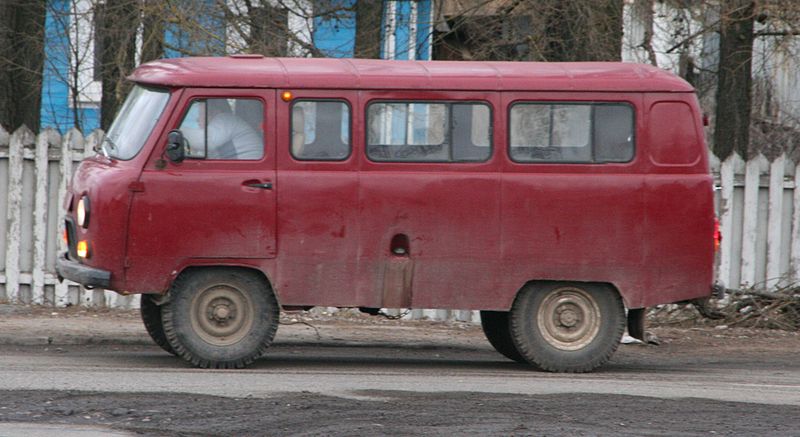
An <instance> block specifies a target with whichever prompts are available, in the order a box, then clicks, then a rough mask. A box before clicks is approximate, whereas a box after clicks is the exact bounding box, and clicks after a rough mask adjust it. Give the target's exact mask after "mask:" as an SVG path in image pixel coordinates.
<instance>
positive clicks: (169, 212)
mask: <svg viewBox="0 0 800 437" xmlns="http://www.w3.org/2000/svg"><path fill="white" fill-rule="evenodd" d="M273 105H274V91H271V90H256V91H252V90H248V91H247V92H242V90H227V91H226V90H219V89H214V90H206V89H203V90H188V91H186V92H184V94H183V96H182V101H181V104H179V106H178V107H179V108H182V109H181V110H180V111H176V114H175V115H174V116H173V117H174V119H173V120H171V122H170V123H169V126H171V128H172V129H180V130H181V132H182V133H183V136H184V138H185V140H186V147H185V151H186V159H185V160H184V161H183V162H180V163H177V162H170V161H168V160H166V158H165V156H164V155H163V149H164V146H165V144H166V137H167V135H166V133H165V134H164V135H163V137H164V138H163V142H162V143H161V144H159V145H158V146H157V147H156V151H155V152H154V153H153V156H151V159H150V160H149V161H148V164H147V165H146V167H145V168H144V170H143V171H142V175H141V177H140V180H139V183H138V184H135V186H133V187H132V190H133V191H134V195H133V199H134V200H133V203H132V208H131V220H130V232H129V238H128V250H127V253H128V256H127V260H126V266H127V269H126V274H127V275H128V276H129V277H131V278H142V280H143V282H145V283H142V284H139V289H151V290H154V291H157V290H158V291H161V290H163V289H164V288H165V287H166V286H167V284H168V283H169V280H170V279H171V277H173V276H174V275H175V274H177V273H178V272H180V270H181V269H182V268H184V267H185V266H187V265H197V264H225V265H254V266H260V265H263V264H264V263H263V260H264V259H267V258H272V257H274V256H275V253H276V245H275V219H276V208H275V198H276V194H275V189H276V187H275V185H274V184H275V154H274V152H273V150H274V146H273V145H274V129H272V128H271V126H272V124H271V123H270V122H268V120H269V121H273V120H274V114H273V111H272V106H273Z"/></svg>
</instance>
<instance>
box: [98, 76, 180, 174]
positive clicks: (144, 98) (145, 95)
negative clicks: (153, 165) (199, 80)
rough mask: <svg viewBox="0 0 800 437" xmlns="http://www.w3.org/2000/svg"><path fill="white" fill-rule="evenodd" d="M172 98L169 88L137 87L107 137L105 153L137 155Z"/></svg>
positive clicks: (111, 155) (130, 156) (122, 157)
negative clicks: (170, 97)
mask: <svg viewBox="0 0 800 437" xmlns="http://www.w3.org/2000/svg"><path fill="white" fill-rule="evenodd" d="M168 100H169V92H168V91H167V90H159V89H154V88H144V87H141V86H138V85H137V86H135V87H133V89H132V90H131V93H130V94H128V98H127V99H125V103H124V104H123V105H122V109H120V111H119V114H117V118H116V119H115V120H114V123H112V124H111V128H110V129H109V130H108V134H107V135H106V137H105V139H104V140H103V144H102V149H103V153H104V154H106V155H108V156H110V157H112V158H116V159H122V160H128V159H131V158H133V157H134V156H136V155H137V154H138V153H139V151H140V150H142V146H143V145H144V142H145V141H146V140H147V137H148V136H150V132H152V130H153V126H155V125H156V122H157V121H158V118H159V117H160V116H161V112H162V111H163V110H164V107H165V106H167V101H168Z"/></svg>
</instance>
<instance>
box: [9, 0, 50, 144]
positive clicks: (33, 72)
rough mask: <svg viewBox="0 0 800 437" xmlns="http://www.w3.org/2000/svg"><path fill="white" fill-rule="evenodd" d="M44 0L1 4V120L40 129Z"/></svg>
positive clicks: (11, 124)
mask: <svg viewBox="0 0 800 437" xmlns="http://www.w3.org/2000/svg"><path fill="white" fill-rule="evenodd" d="M45 12H46V9H45V0H6V1H4V2H2V4H0V124H3V125H5V126H6V127H7V128H9V129H15V128H17V127H18V126H20V125H22V124H25V125H27V126H28V127H29V128H31V129H33V130H34V131H36V130H38V129H39V122H40V112H41V91H42V69H43V66H44V63H43V59H44V25H45Z"/></svg>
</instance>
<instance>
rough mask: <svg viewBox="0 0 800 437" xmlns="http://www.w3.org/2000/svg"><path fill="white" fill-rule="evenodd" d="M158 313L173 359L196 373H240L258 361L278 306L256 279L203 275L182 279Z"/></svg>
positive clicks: (225, 272) (233, 272)
mask: <svg viewBox="0 0 800 437" xmlns="http://www.w3.org/2000/svg"><path fill="white" fill-rule="evenodd" d="M170 293H171V296H170V300H169V302H168V303H166V304H165V305H164V306H163V308H162V319H163V322H164V333H165V335H166V337H167V340H168V341H169V344H170V346H172V348H173V349H174V350H175V352H176V354H177V355H178V356H179V357H181V358H183V359H184V360H186V361H188V362H190V363H192V364H193V365H195V366H197V367H203V368H218V369H226V368H242V367H245V366H247V365H249V364H251V363H252V362H253V361H255V360H256V359H257V358H258V357H260V356H261V355H262V354H263V353H264V352H265V351H266V350H267V348H268V347H269V345H270V344H271V343H272V339H273V338H274V336H275V331H276V330H277V328H278V318H279V309H278V302H277V300H276V299H275V295H274V294H273V293H272V290H271V289H270V288H269V286H268V285H267V284H266V282H265V281H264V280H263V278H262V277H260V276H259V275H258V274H256V273H254V272H251V271H247V270H242V269H203V270H194V271H190V272H186V273H184V274H181V276H180V277H178V279H176V280H175V283H174V284H173V286H172V289H171V291H170Z"/></svg>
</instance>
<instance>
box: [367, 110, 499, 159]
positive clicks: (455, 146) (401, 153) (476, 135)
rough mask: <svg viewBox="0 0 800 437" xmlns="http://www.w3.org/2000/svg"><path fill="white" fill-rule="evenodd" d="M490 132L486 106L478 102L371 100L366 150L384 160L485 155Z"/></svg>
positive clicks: (489, 112)
mask: <svg viewBox="0 0 800 437" xmlns="http://www.w3.org/2000/svg"><path fill="white" fill-rule="evenodd" d="M491 132H492V123H491V110H490V109H489V106H488V105H486V104H484V103H440V102H437V103H422V102H420V103H417V102H402V103H401V102H392V103H372V104H370V105H369V107H368V109H367V156H368V157H369V159H371V160H373V161H390V162H480V161H486V160H487V159H489V157H490V156H491V153H492V147H491Z"/></svg>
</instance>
